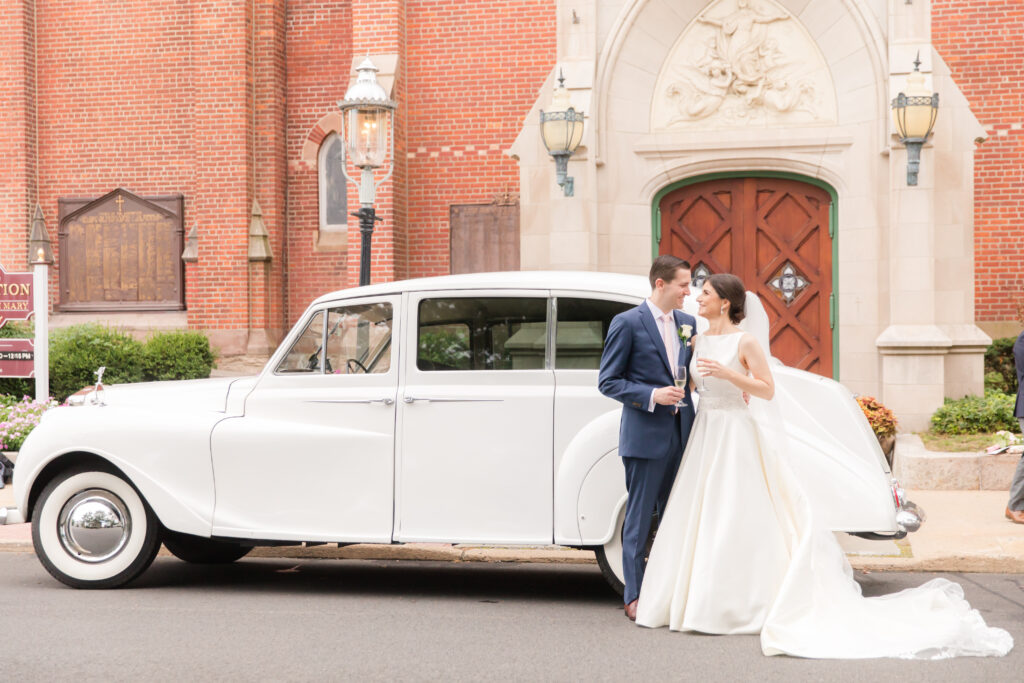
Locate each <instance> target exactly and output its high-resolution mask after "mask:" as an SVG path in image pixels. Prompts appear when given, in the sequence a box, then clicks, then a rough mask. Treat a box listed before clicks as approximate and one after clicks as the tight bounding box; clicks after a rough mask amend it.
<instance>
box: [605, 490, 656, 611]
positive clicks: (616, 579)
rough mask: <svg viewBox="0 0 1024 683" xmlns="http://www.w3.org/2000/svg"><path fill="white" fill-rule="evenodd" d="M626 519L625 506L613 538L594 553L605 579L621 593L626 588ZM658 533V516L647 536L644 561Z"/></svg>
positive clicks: (620, 512) (652, 521) (652, 522)
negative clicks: (623, 564)
mask: <svg viewBox="0 0 1024 683" xmlns="http://www.w3.org/2000/svg"><path fill="white" fill-rule="evenodd" d="M625 519H626V508H625V506H623V507H622V509H621V510H619V516H618V518H617V519H616V520H615V531H614V532H613V533H612V537H611V540H609V541H608V542H607V543H605V544H604V545H600V546H597V547H596V548H594V555H596V556H597V566H598V567H600V568H601V574H602V575H603V576H604V579H605V581H607V582H608V585H609V586H611V587H612V590H614V591H615V592H616V593H618V594H619V595H622V594H623V593H624V592H625V590H626V586H625V576H624V575H623V573H622V523H623V521H624V520H625ZM657 533H658V516H657V515H655V516H654V519H652V520H651V532H650V535H648V537H647V547H646V548H645V550H644V562H646V561H647V558H648V557H649V556H650V554H651V546H653V545H654V536H655V535H656V534H657Z"/></svg>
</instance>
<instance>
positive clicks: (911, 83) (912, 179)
mask: <svg viewBox="0 0 1024 683" xmlns="http://www.w3.org/2000/svg"><path fill="white" fill-rule="evenodd" d="M920 66H921V55H920V53H919V54H918V55H917V59H915V60H914V71H913V72H912V73H911V74H910V75H909V76H907V92H906V93H902V92H901V93H900V94H899V95H897V96H896V97H895V98H894V99H893V101H892V118H893V121H895V123H896V131H897V133H898V134H899V136H900V142H901V143H902V144H904V145H905V146H906V148H907V185H917V172H918V170H919V169H920V168H921V147H922V146H923V145H924V143H925V142H926V141H927V140H928V136H929V135H931V132H932V128H933V127H934V126H935V117H936V116H937V115H938V113H939V94H938V93H935V92H929V90H928V88H926V87H925V85H924V74H923V73H921V71H920V70H919V67H920Z"/></svg>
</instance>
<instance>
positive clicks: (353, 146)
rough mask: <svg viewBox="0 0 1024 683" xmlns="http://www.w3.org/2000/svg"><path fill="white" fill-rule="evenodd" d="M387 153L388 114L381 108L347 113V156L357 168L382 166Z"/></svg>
mask: <svg viewBox="0 0 1024 683" xmlns="http://www.w3.org/2000/svg"><path fill="white" fill-rule="evenodd" d="M387 153H388V112H387V110H386V109H384V108H382V107H358V108H355V109H349V111H348V154H349V156H350V157H351V158H352V163H353V164H354V165H355V166H357V167H358V168H365V167H372V168H377V167H379V166H383V165H384V161H385V159H386V157H387Z"/></svg>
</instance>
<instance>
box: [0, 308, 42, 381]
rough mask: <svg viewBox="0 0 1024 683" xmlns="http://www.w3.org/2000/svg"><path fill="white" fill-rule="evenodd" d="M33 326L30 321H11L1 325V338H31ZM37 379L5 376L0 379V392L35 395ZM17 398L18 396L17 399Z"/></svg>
mask: <svg viewBox="0 0 1024 683" xmlns="http://www.w3.org/2000/svg"><path fill="white" fill-rule="evenodd" d="M32 335H33V326H32V325H31V324H30V323H21V322H9V323H7V324H6V325H4V326H3V327H0V339H31V338H32ZM35 392H36V381H35V380H34V379H21V378H18V377H4V378H2V379H0V394H10V395H11V396H13V397H18V398H20V397H21V396H25V395H26V394H32V395H35ZM15 400H17V398H16V399H15Z"/></svg>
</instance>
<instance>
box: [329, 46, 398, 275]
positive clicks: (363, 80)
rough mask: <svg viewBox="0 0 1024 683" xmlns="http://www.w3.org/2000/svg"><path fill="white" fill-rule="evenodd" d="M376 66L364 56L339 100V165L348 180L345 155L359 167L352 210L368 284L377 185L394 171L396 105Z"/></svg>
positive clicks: (376, 217) (363, 271)
mask: <svg viewBox="0 0 1024 683" xmlns="http://www.w3.org/2000/svg"><path fill="white" fill-rule="evenodd" d="M377 71H378V69H377V67H376V66H374V65H373V62H371V61H370V58H369V57H367V58H366V59H364V60H363V63H362V64H360V65H359V67H358V68H356V72H357V73H358V74H359V76H358V77H357V78H356V82H355V83H353V84H352V87H351V88H349V89H348V92H346V93H345V99H343V100H341V101H340V102H338V107H339V108H340V109H341V115H342V126H343V127H344V129H345V144H344V145H342V157H341V168H342V172H343V173H344V174H345V177H346V178H348V180H349V182H352V183H355V182H356V181H355V179H353V178H352V176H350V175H349V174H348V162H347V157H351V159H352V165H353V166H355V167H356V168H358V169H359V170H360V176H359V211H354V212H352V215H353V216H356V217H358V218H359V233H360V237H361V240H362V241H361V245H360V260H359V285H360V286H363V285H368V284H370V240H371V238H372V237H373V224H374V223H375V222H376V221H379V220H382V219H381V218H379V217H378V216H377V213H376V211H374V208H373V202H374V199H375V197H376V194H377V188H378V187H380V185H381V183H383V182H384V181H385V180H387V179H388V178H390V177H391V174H392V172H394V170H395V164H394V159H393V157H394V151H395V136H394V133H393V131H392V125H393V117H394V112H395V108H396V107H397V106H398V105H397V104H396V103H395V102H394V100H392V99H391V98H389V97H388V94H387V93H386V92H385V91H384V88H383V87H382V86H381V84H380V83H379V82H377ZM385 165H390V168H388V171H387V173H385V174H384V177H383V178H381V179H380V180H376V179H375V178H374V175H373V172H374V170H375V169H378V168H381V167H382V166H385Z"/></svg>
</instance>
